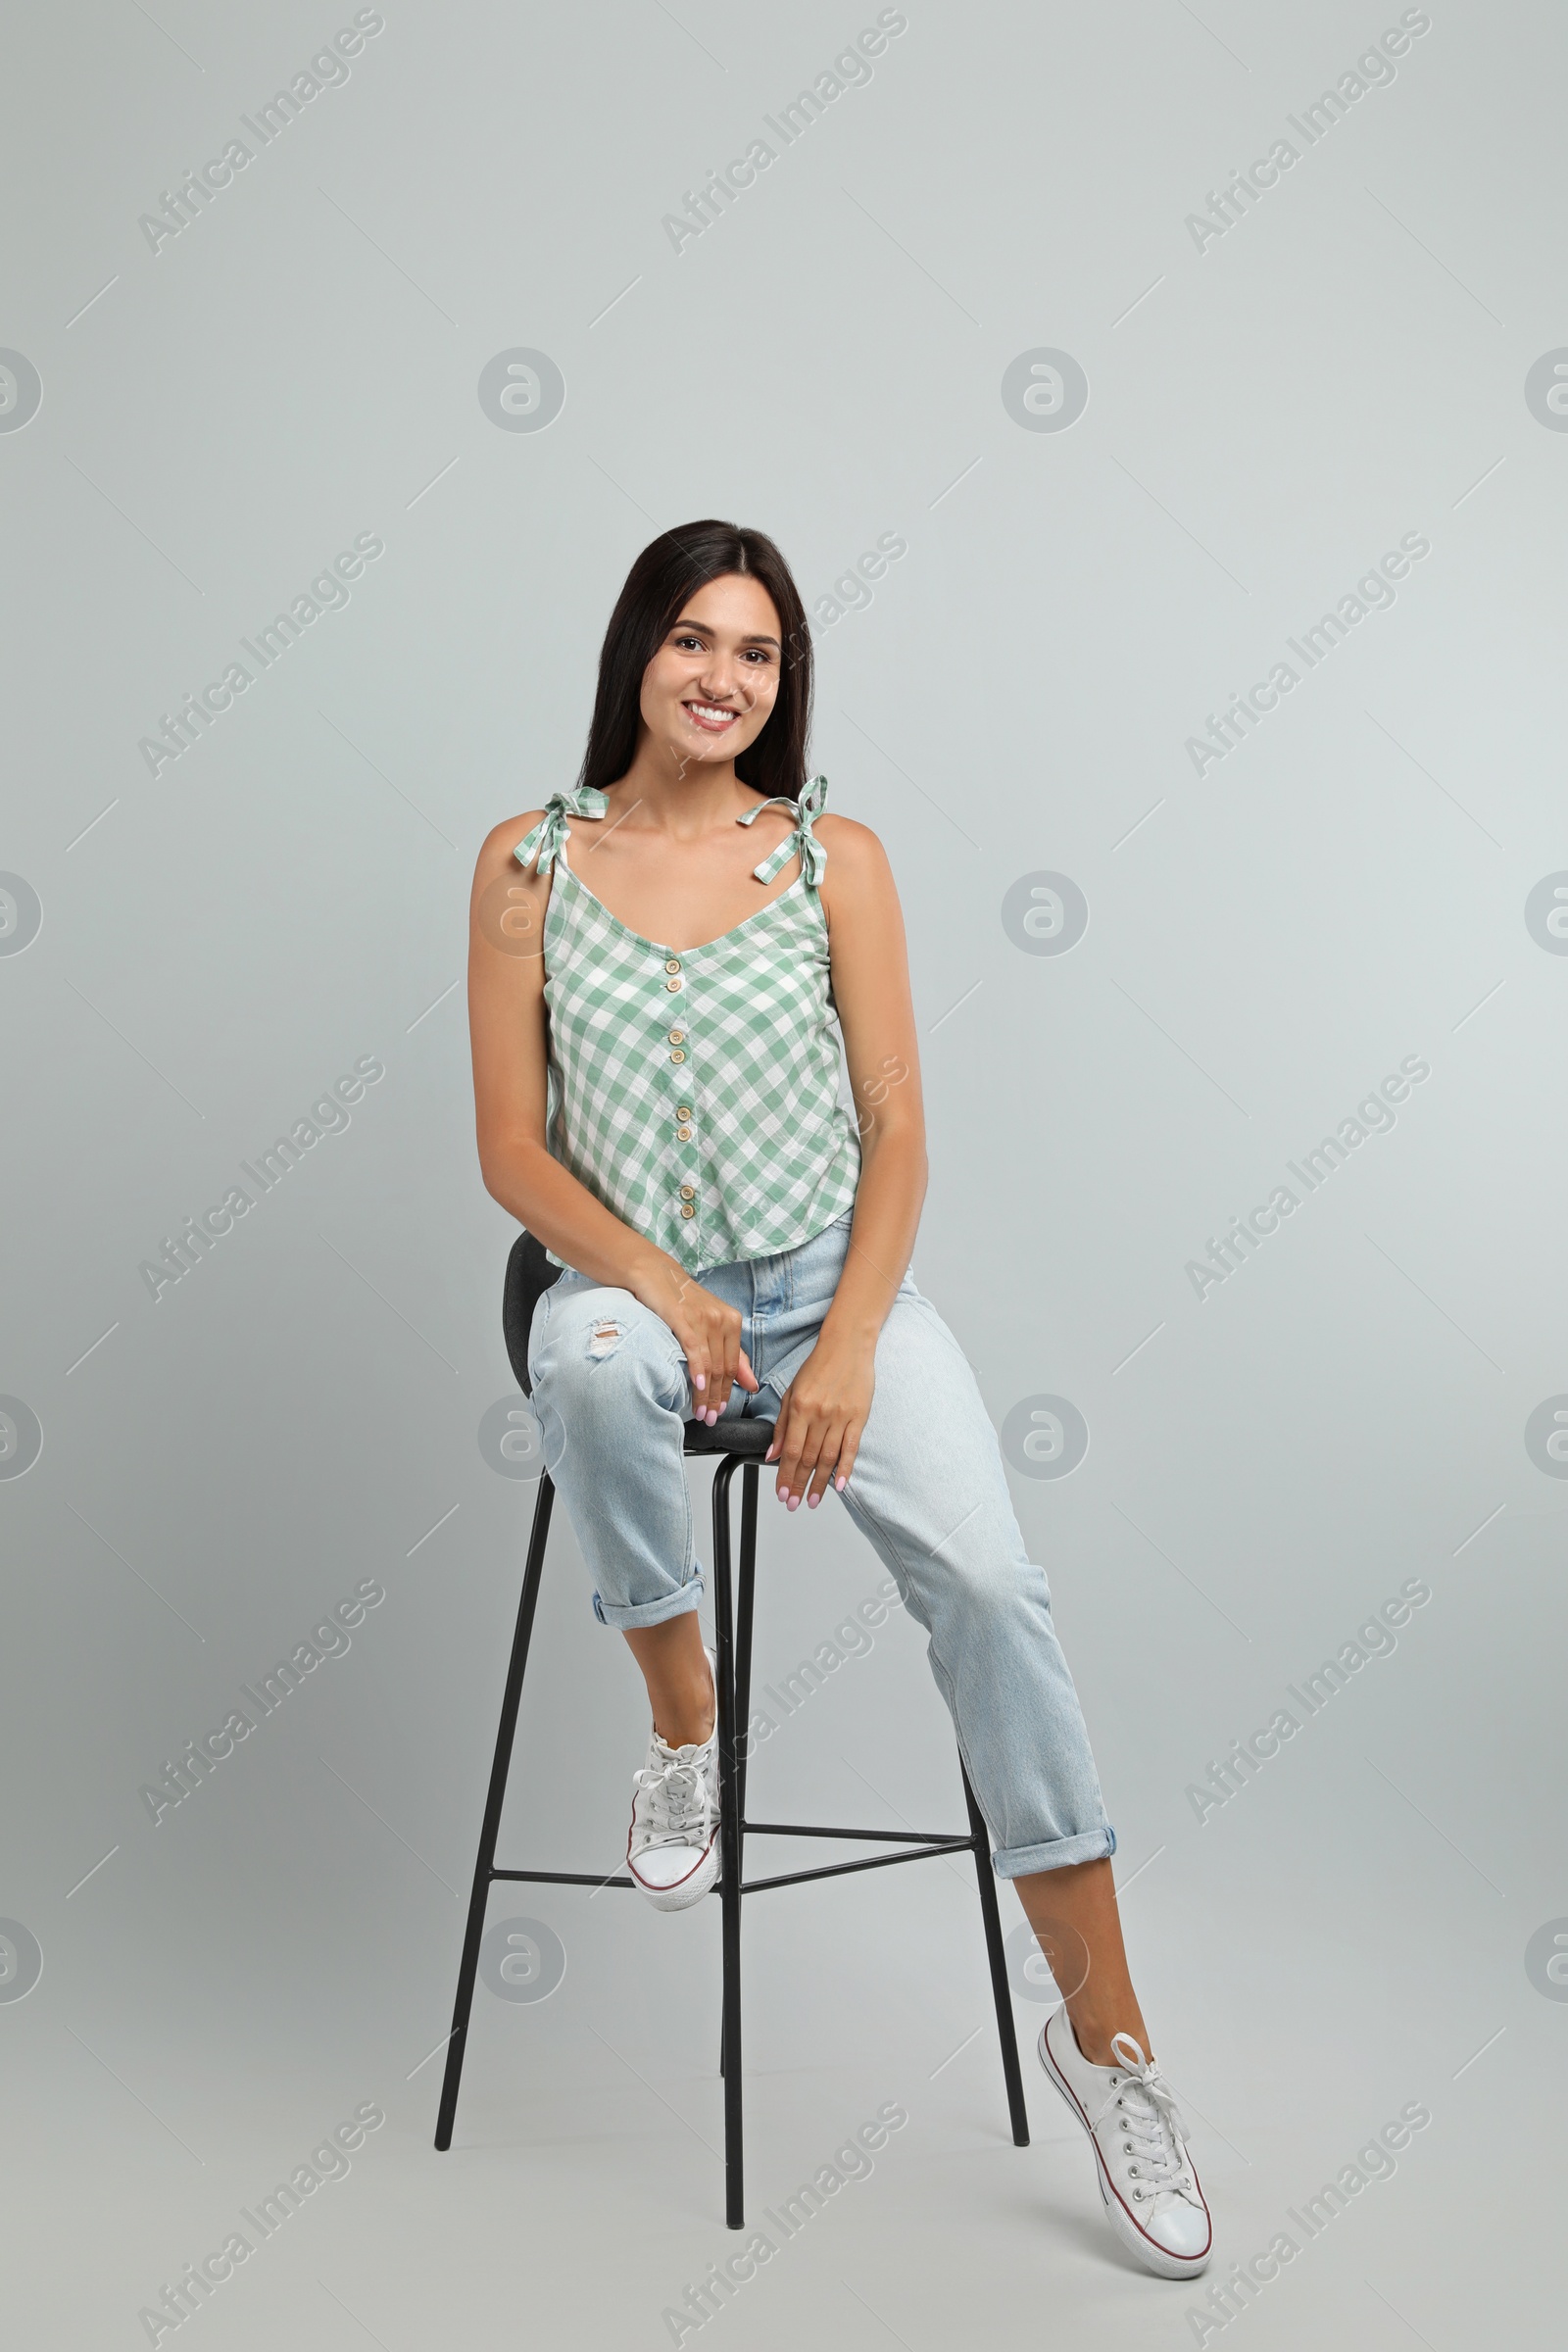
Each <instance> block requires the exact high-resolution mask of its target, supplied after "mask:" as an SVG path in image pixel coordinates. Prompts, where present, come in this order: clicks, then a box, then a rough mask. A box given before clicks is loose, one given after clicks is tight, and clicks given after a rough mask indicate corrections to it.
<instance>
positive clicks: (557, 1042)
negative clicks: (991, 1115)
mask: <svg viewBox="0 0 1568 2352" xmlns="http://www.w3.org/2000/svg"><path fill="white" fill-rule="evenodd" d="M609 805H610V804H609V801H608V799H607V797H606V795H605V794H604V793H602V792H600V791H598V790H596V789H595V787H593V786H592V785H587V786H582V787H579V788H577V789H575V790H573V791H570V792H556V793H552V794H551V796H550V800H549V803H548V805H547V807H546V809H545V813H544V815H543V816H542V817H541V818H540V820H539V822H538V823H537V824H536V825H534V826H533V827H532V828H531V829H530V830H529V831H528V832H527V833H526V834H525V835H524V836H523V838H522V840H521V841H519V842H518V843H517V846H516V848H515V851H514V852H513V855H514V857H515V858H518V859H519V860H520V861H521V862H522V863H523V864H524V865H527V864H528V863H529V862H530V861H531V860H532V858H533V857H534V855H535V853H536V852H537V853H538V858H539V866H538V871H539V872H540V873H541V874H547V873H549V872H550V870H551V868H552V866H554V867H555V869H556V881H555V884H554V886H553V888H552V890H551V893H550V904H549V907H548V910H547V912H546V915H545V934H544V938H545V945H544V963H545V991H544V993H545V1005H546V1006H547V1008H548V1012H549V1022H550V1082H549V1106H548V1110H547V1125H546V1136H547V1141H548V1144H549V1148H550V1152H551V1155H552V1157H553V1158H555V1159H559V1160H560V1161H561V1162H562V1164H563V1166H564V1167H566V1168H568V1169H569V1170H570V1172H571V1173H572V1175H573V1176H575V1177H576V1178H577V1180H578V1182H579V1183H580V1184H583V1185H586V1186H587V1188H588V1190H589V1192H591V1193H592V1194H593V1196H594V1198H595V1200H597V1201H603V1202H604V1204H605V1206H606V1207H607V1208H608V1209H610V1210H611V1211H612V1212H613V1214H614V1215H615V1216H617V1217H619V1218H620V1219H621V1221H622V1223H624V1224H626V1225H629V1226H630V1227H631V1228H632V1230H633V1232H634V1233H640V1234H643V1235H644V1236H646V1238H647V1239H648V1240H649V1241H652V1242H656V1243H657V1244H658V1245H659V1247H660V1248H661V1249H662V1250H668V1251H669V1254H670V1255H671V1257H674V1258H677V1259H678V1260H679V1261H680V1263H681V1264H682V1265H683V1266H685V1267H686V1268H687V1270H688V1271H689V1272H691V1273H694V1274H695V1273H698V1272H700V1271H701V1269H702V1268H703V1267H705V1266H718V1265H726V1264H728V1263H729V1262H730V1261H731V1260H732V1259H735V1258H750V1257H767V1256H771V1255H772V1254H773V1253H774V1252H775V1251H776V1250H793V1249H794V1248H795V1247H796V1246H797V1245H798V1244H799V1243H801V1242H805V1241H809V1240H810V1238H811V1236H812V1235H813V1234H817V1233H820V1232H821V1231H822V1228H823V1227H824V1226H825V1225H830V1224H831V1223H832V1222H833V1219H834V1218H835V1217H838V1216H842V1215H843V1213H844V1211H845V1209H847V1208H849V1207H850V1206H851V1205H852V1203H853V1202H854V1200H855V1195H856V1189H857V1187H858V1183H859V1179H860V1139H859V1134H858V1129H857V1127H856V1123H855V1119H854V1116H853V1114H852V1112H851V1110H850V1109H848V1108H847V1107H846V1106H845V1105H844V1104H843V1103H841V1102H840V1101H839V1092H838V1089H839V1041H838V1036H837V1034H836V1032H835V1030H834V1028H833V1026H832V1025H831V1024H832V1018H833V1012H832V1007H833V987H832V976H831V970H830V965H829V957H828V937H827V918H826V915H825V914H824V912H823V910H822V903H821V897H820V886H821V880H822V875H823V872H824V870H825V868H826V865H827V852H826V851H825V850H824V849H823V847H822V844H821V843H820V842H819V841H818V840H817V839H816V837H815V835H814V834H813V833H812V831H811V825H812V821H813V819H814V818H815V817H817V816H819V815H820V814H821V812H822V810H823V809H825V808H826V806H827V779H826V777H825V776H817V777H815V778H814V779H813V780H812V782H811V783H810V784H809V786H808V788H807V790H806V791H805V792H804V793H803V794H802V796H801V798H800V800H799V802H798V803H797V802H796V801H793V800H790V799H788V798H787V797H785V796H784V795H782V794H780V795H778V796H777V797H776V798H775V799H773V800H768V801H759V802H758V803H757V805H756V807H755V808H752V809H747V810H746V811H745V813H744V814H743V815H741V816H739V817H737V819H736V822H737V824H742V825H749V824H750V823H751V822H752V820H753V818H754V817H755V816H757V815H758V814H759V812H760V810H761V809H773V808H783V809H789V811H790V813H791V815H792V816H794V817H795V818H796V819H797V822H796V825H795V828H794V830H793V831H792V832H791V833H789V834H788V835H787V836H786V837H785V839H784V840H783V841H781V842H780V843H779V845H778V847H777V848H776V849H775V850H772V851H770V852H769V853H768V855H767V857H765V858H763V859H762V862H761V863H760V865H758V866H754V867H753V869H752V870H753V872H754V873H755V874H756V876H757V879H758V880H759V881H760V882H770V881H772V879H773V877H774V876H775V875H776V874H777V873H778V872H780V870H781V869H782V867H783V866H784V864H785V861H786V860H787V859H788V858H790V857H791V856H793V855H794V854H795V853H796V852H797V851H799V853H800V858H801V871H800V873H799V874H798V875H797V876H796V878H795V880H794V881H793V882H792V883H791V884H790V886H789V888H788V889H787V890H786V891H785V892H784V893H783V895H782V897H780V898H777V899H774V900H772V901H771V902H770V903H769V904H768V905H767V906H766V907H760V908H759V909H758V911H757V913H756V914H752V915H748V916H747V918H746V920H745V921H744V922H743V923H737V924H736V926H735V928H734V930H733V931H726V932H725V933H724V936H723V938H722V939H712V940H709V941H708V942H707V943H706V944H705V945H704V946H702V947H700V948H687V949H686V950H684V951H683V952H680V953H677V952H676V951H675V950H673V949H671V948H665V947H661V946H660V945H659V943H658V941H657V940H652V939H644V938H643V937H642V935H641V933H640V932H637V931H633V930H631V929H630V928H629V927H628V926H627V925H626V924H625V923H623V922H621V921H620V920H619V919H618V917H617V916H615V915H613V914H612V913H611V911H610V909H609V907H604V906H602V905H601V904H600V902H599V900H598V899H596V898H595V896H594V894H593V892H592V891H591V890H590V889H589V888H588V885H587V884H586V883H585V882H584V881H582V880H581V879H580V878H579V877H578V875H576V874H575V873H574V872H573V871H572V868H571V867H570V865H569V864H568V863H567V861H566V854H565V844H566V841H567V838H568V837H569V834H570V831H571V827H570V825H569V824H568V823H567V821H566V820H567V818H568V816H570V817H584V818H586V819H588V820H589V821H590V822H595V823H596V822H597V821H598V820H599V819H600V818H601V817H602V816H603V815H604V814H605V811H606V809H608V808H609ZM545 1254H546V1255H547V1256H548V1257H549V1259H550V1261H551V1263H552V1265H558V1266H559V1265H563V1264H564V1263H565V1260H564V1259H563V1258H560V1257H558V1256H557V1255H556V1252H555V1251H554V1250H546V1253H545Z"/></svg>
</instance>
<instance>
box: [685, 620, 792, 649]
mask: <svg viewBox="0 0 1568 2352" xmlns="http://www.w3.org/2000/svg"><path fill="white" fill-rule="evenodd" d="M678 629H687V630H689V631H690V632H691V634H692V635H693V636H696V637H711V636H713V635H715V634H716V632H715V631H714V630H712V629H711V628H710V627H709V626H708V624H707V622H706V621H702V620H675V621H671V622H670V635H671V636H673V635H674V634H675V632H676V631H677V630H678ZM736 642H737V643H738V644H740V645H770V646H771V647H772V648H773V651H774V653H775V654H776V653H777V652H778V651H779V642H778V639H777V638H776V637H766V636H763V634H762V633H761V631H760V630H757V631H754V633H753V634H752V635H751V636H750V637H741V638H738V639H737V640H736Z"/></svg>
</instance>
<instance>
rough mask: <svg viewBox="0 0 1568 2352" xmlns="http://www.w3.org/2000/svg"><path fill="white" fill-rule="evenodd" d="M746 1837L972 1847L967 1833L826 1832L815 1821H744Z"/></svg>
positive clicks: (904, 1831) (972, 1838)
mask: <svg viewBox="0 0 1568 2352" xmlns="http://www.w3.org/2000/svg"><path fill="white" fill-rule="evenodd" d="M741 1828H742V1830H743V1831H744V1832H745V1834H746V1836H747V1837H748V1838H864V1839H866V1840H867V1842H873V1841H874V1842H875V1843H877V1844H879V1845H956V1846H965V1845H973V1843H974V1833H973V1832H972V1831H970V1830H828V1829H823V1828H822V1827H821V1825H820V1824H819V1823H816V1822H794V1821H743V1822H742V1823H741Z"/></svg>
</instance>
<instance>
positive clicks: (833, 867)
mask: <svg viewBox="0 0 1568 2352" xmlns="http://www.w3.org/2000/svg"><path fill="white" fill-rule="evenodd" d="M811 830H812V832H813V833H814V834H815V835H816V838H817V840H818V841H819V842H820V843H821V844H822V847H823V849H824V850H825V851H826V852H827V866H826V870H825V873H824V877H823V879H824V881H825V883H826V884H827V886H828V888H829V889H832V887H833V885H834V882H835V881H837V882H838V884H839V894H838V895H840V896H841V897H842V896H844V895H845V894H846V893H847V892H848V893H853V894H854V895H855V896H856V897H859V896H860V895H861V894H862V893H864V892H867V891H880V890H891V889H892V887H893V868H892V866H891V865H890V864H889V862H888V854H887V851H886V850H885V849H884V848H883V846H882V839H881V836H880V834H877V833H873V831H872V830H871V827H870V826H869V825H862V824H861V823H860V821H859V819H858V817H854V816H834V815H832V814H830V813H827V812H824V813H823V814H822V815H821V816H819V817H818V818H817V819H816V822H815V823H814V825H813V826H812V827H811Z"/></svg>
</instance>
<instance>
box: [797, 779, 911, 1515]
mask: <svg viewBox="0 0 1568 2352" xmlns="http://www.w3.org/2000/svg"><path fill="white" fill-rule="evenodd" d="M816 830H817V833H818V835H819V837H820V839H821V842H822V846H823V848H824V849H825V850H826V852H827V869H826V871H825V873H824V874H823V877H822V903H823V906H824V907H825V908H826V911H827V918H828V943H829V953H830V956H831V958H832V971H833V997H834V1002H835V1004H836V1005H837V1007H838V1016H839V1027H840V1029H841V1030H842V1031H843V1033H844V1052H845V1060H846V1063H847V1065H848V1070H849V1078H850V1086H851V1090H852V1092H853V1094H854V1097H855V1104H856V1114H857V1118H858V1123H859V1129H860V1182H859V1188H858V1192H857V1194H856V1200H855V1216H854V1220H853V1222H852V1224H851V1227H850V1247H849V1252H848V1254H847V1256H846V1258H845V1261H844V1270H843V1272H842V1274H841V1275H840V1277H839V1285H838V1289H837V1291H836V1293H835V1294H834V1298H833V1303H832V1305H831V1306H830V1307H829V1308H828V1310H827V1313H826V1314H825V1315H824V1317H823V1318H822V1328H821V1331H820V1333H819V1334H818V1337H817V1343H816V1346H815V1348H813V1349H812V1350H811V1353H810V1355H809V1357H808V1358H807V1360H806V1362H805V1363H804V1364H803V1365H802V1366H801V1369H800V1371H799V1372H798V1373H797V1374H796V1376H795V1379H794V1380H793V1381H792V1382H791V1383H790V1387H789V1390H788V1392H787V1394H786V1396H785V1397H784V1401H783V1404H782V1406H781V1407H780V1411H779V1426H778V1433H777V1436H776V1437H775V1439H774V1442H773V1445H772V1446H771V1447H770V1449H769V1453H768V1459H769V1460H770V1461H772V1460H776V1461H777V1462H778V1465H779V1477H778V1485H779V1488H780V1490H781V1491H782V1492H784V1493H785V1494H786V1495H788V1497H789V1498H790V1507H791V1509H794V1508H795V1507H796V1504H797V1502H798V1501H799V1500H800V1498H801V1497H802V1495H808V1489H809V1495H808V1499H809V1501H810V1502H811V1503H812V1504H813V1505H814V1504H815V1503H816V1501H817V1500H818V1499H819V1497H820V1496H821V1495H822V1493H823V1492H824V1490H825V1489H826V1486H827V1483H828V1480H829V1479H830V1478H831V1479H832V1480H833V1481H834V1483H835V1485H837V1486H838V1487H840V1488H842V1487H843V1486H844V1485H845V1483H846V1481H847V1480H848V1478H849V1475H850V1472H851V1470H852V1469H853V1467H854V1463H855V1455H856V1451H857V1449H858V1445H859V1440H860V1432H861V1430H862V1429H863V1428H864V1426H865V1420H866V1416H867V1414H868V1413H869V1411H870V1408H871V1397H872V1393H873V1391H874V1388H875V1359H876V1343H877V1336H878V1334H879V1333H880V1331H881V1329H882V1326H883V1324H884V1322H885V1321H886V1320H887V1316H888V1311H889V1309H890V1308H891V1306H892V1304H893V1301H894V1299H895V1298H896V1297H897V1296H898V1290H899V1285H900V1283H901V1282H902V1281H903V1280H904V1276H905V1273H906V1271H907V1267H908V1263H909V1257H910V1253H911V1251H912V1250H913V1249H914V1236H915V1231H916V1228H917V1227H918V1225H919V1222H920V1208H921V1204H922V1202H923V1201H924V1199H925V1188H926V1176H927V1164H926V1151H925V1111H924V1106H923V1103H922V1101H921V1095H920V1063H919V1053H918V1047H917V1042H916V1037H915V1026H914V1005H913V1002H912V1000H911V998H910V994H909V965H908V953H907V947H906V944H905V936H904V916H903V913H902V910H901V908H900V907H899V894H898V890H897V888H896V886H895V884H894V880H893V871H892V868H891V866H890V865H889V863H888V859H887V853H886V852H885V850H884V849H883V847H882V844H881V842H880V841H879V840H878V839H877V836H876V835H875V834H874V833H873V832H872V831H871V830H870V828H869V826H867V825H861V824H857V823H856V822H855V821H854V820H853V819H852V818H850V817H844V816H823V817H820V818H819V819H818V820H817V826H816Z"/></svg>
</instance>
